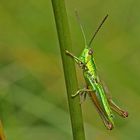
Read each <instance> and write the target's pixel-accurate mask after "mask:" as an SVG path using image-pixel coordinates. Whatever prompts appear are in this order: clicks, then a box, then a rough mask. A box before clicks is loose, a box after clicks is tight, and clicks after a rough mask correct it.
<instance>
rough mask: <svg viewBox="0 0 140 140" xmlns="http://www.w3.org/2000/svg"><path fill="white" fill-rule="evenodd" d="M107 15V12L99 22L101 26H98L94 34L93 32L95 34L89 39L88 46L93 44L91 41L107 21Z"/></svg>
mask: <svg viewBox="0 0 140 140" xmlns="http://www.w3.org/2000/svg"><path fill="white" fill-rule="evenodd" d="M107 17H108V14H107V15H106V16H105V17H104V18H103V20H102V22H101V23H100V24H99V26H98V28H97V29H96V31H95V32H94V34H93V36H92V38H91V40H90V41H89V44H88V46H90V45H91V43H92V41H93V39H94V38H95V36H96V35H97V33H98V31H99V30H100V28H101V27H102V25H103V23H104V22H105V21H106V19H107Z"/></svg>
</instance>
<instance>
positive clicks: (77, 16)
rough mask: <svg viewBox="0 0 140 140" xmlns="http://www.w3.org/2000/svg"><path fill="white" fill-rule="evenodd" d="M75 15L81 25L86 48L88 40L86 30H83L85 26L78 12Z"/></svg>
mask: <svg viewBox="0 0 140 140" xmlns="http://www.w3.org/2000/svg"><path fill="white" fill-rule="evenodd" d="M75 15H76V18H77V21H78V23H79V25H80V28H81V31H82V35H83V38H84V41H85V46H87V40H86V36H85V32H84V28H83V26H82V24H81V21H80V17H79V14H78V11H77V10H75Z"/></svg>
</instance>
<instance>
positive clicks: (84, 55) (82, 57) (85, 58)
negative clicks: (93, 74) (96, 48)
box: [79, 48, 93, 65]
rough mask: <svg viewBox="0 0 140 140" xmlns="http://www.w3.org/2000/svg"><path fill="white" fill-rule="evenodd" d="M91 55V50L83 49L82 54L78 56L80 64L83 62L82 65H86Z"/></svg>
mask: <svg viewBox="0 0 140 140" xmlns="http://www.w3.org/2000/svg"><path fill="white" fill-rule="evenodd" d="M92 55H93V50H92V49H91V48H85V49H84V50H83V52H82V54H81V55H80V57H79V59H80V60H81V62H83V64H85V65H86V64H87V63H88V62H89V61H90V59H91V56H92Z"/></svg>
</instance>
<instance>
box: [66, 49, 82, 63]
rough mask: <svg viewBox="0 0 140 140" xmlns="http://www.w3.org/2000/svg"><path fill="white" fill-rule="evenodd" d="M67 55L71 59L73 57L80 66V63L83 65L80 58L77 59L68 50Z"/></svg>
mask: <svg viewBox="0 0 140 140" xmlns="http://www.w3.org/2000/svg"><path fill="white" fill-rule="evenodd" d="M66 54H67V55H69V56H70V57H72V58H73V59H74V60H75V61H76V63H78V64H79V62H80V63H82V62H81V60H80V59H79V58H78V57H76V56H75V55H73V54H72V53H71V52H69V51H68V50H66Z"/></svg>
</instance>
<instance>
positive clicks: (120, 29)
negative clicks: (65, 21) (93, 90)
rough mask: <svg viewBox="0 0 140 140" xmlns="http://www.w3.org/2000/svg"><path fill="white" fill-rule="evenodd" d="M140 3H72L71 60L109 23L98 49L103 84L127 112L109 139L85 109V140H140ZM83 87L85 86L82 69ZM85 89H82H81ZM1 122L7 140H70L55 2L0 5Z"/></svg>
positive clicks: (87, 106)
mask: <svg viewBox="0 0 140 140" xmlns="http://www.w3.org/2000/svg"><path fill="white" fill-rule="evenodd" d="M139 5H140V1H139V0H135V1H134V0H118V1H113V0H108V1H105V0H104V1H101V0H94V1H92V0H87V1H82V0H78V1H75V0H67V1H66V6H67V11H68V18H69V23H70V29H71V35H72V41H73V53H74V54H76V55H79V54H80V52H81V51H82V49H83V47H84V40H83V38H82V34H81V31H80V28H79V25H78V23H77V20H76V18H75V14H74V10H75V9H77V10H78V11H79V14H80V17H81V22H82V24H83V26H84V29H85V32H86V37H87V39H88V40H89V39H90V38H91V35H92V33H93V31H94V30H95V29H96V27H97V26H98V24H99V22H100V21H101V19H102V18H103V17H104V16H105V15H106V14H107V13H108V14H109V18H108V20H107V21H106V23H105V24H104V26H103V28H102V29H101V30H100V32H99V34H98V35H97V36H96V38H95V40H94V43H93V48H94V55H95V59H96V63H97V65H98V71H99V73H100V76H101V77H102V79H103V80H104V81H105V83H106V84H107V86H108V87H109V90H110V93H111V94H112V96H113V98H114V100H115V101H116V102H117V103H118V104H119V105H120V106H122V108H124V109H126V110H128V111H129V118H128V119H122V118H120V117H119V116H117V115H116V114H115V129H114V130H112V131H111V132H110V131H107V130H106V128H105V127H104V125H103V124H102V121H101V120H100V118H99V116H98V114H97V112H96V110H95V108H94V106H93V104H92V103H91V101H90V99H89V98H87V100H86V101H85V102H84V103H83V104H82V110H83V118H84V123H85V131H86V139H87V140H91V139H94V140H126V139H127V140H131V139H134V140H139V139H140V133H139V130H140V112H139V111H140V109H139V107H140V86H139V84H140V79H139V78H140V72H139V71H140V39H139V35H140V10H139V8H140V7H139ZM77 74H78V79H79V87H83V86H84V85H85V84H84V80H83V78H82V74H81V70H80V69H79V68H78V67H77ZM81 81H82V82H81ZM0 118H1V119H2V121H3V125H4V129H5V133H6V136H7V139H9V140H33V139H34V140H38V139H41V140H47V139H51V140H66V139H67V140H71V139H72V134H71V126H70V118H69V111H68V104H67V96H66V89H65V82H64V76H63V69H62V63H61V57H60V51H59V44H58V39H57V34H56V28H55V23H54V17H53V12H52V6H51V1H50V0H40V1H37V0H28V1H27V0H12V1H9V0H1V1H0Z"/></svg>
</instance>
